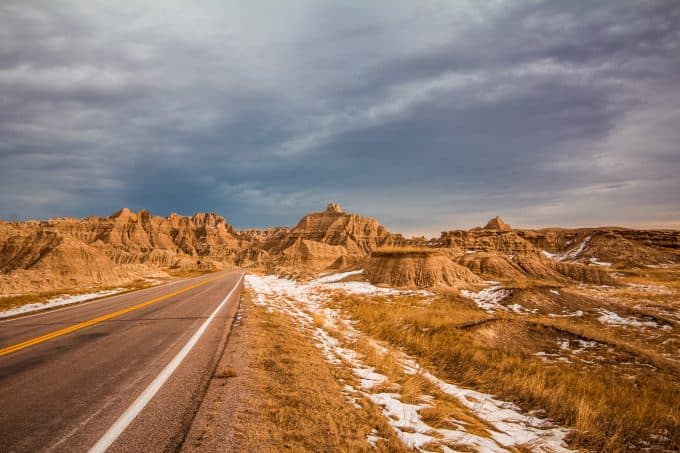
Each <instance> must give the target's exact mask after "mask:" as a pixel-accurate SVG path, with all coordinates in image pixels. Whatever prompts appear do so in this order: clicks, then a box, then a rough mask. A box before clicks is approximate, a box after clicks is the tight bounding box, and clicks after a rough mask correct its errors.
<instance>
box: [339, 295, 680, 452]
mask: <svg viewBox="0 0 680 453" xmlns="http://www.w3.org/2000/svg"><path fill="white" fill-rule="evenodd" d="M333 304H334V305H335V306H336V307H338V308H341V309H342V310H344V311H345V312H347V313H348V314H349V315H350V316H351V317H352V318H353V319H355V320H357V321H359V324H358V328H360V330H362V331H364V332H365V333H367V334H369V335H370V336H373V337H375V338H378V339H380V340H382V341H386V342H387V343H389V344H391V345H393V346H396V347H401V348H404V349H405V351H406V352H407V353H409V354H412V355H414V356H416V357H418V359H419V361H421V363H426V364H428V366H430V367H431V368H433V369H434V370H436V371H437V372H438V373H439V374H441V375H442V377H444V378H446V379H449V380H451V381H452V382H456V383H458V384H461V385H467V386H470V387H473V388H476V389H478V390H481V391H484V392H487V393H491V394H494V395H498V396H499V397H501V398H503V399H507V400H511V401H514V402H515V403H517V404H518V405H520V406H521V407H522V408H523V409H524V410H527V411H528V410H540V411H541V413H544V414H545V415H546V416H548V417H549V418H551V419H553V420H555V421H557V422H559V423H561V424H564V425H566V426H570V427H572V428H574V432H573V435H572V437H571V439H570V444H571V446H572V447H575V448H582V449H593V450H597V451H635V450H638V449H640V448H642V447H644V446H647V445H650V444H651V445H653V446H655V448H662V449H667V450H671V451H674V450H678V449H680V377H679V375H680V372H679V370H678V367H677V365H676V364H675V363H673V362H671V361H668V360H667V359H666V358H664V357H663V356H662V355H661V354H658V353H657V352H656V351H655V350H653V348H650V347H649V346H648V345H646V344H645V343H644V342H641V341H640V342H638V341H635V340H634V339H630V338H626V339H622V338H621V337H620V335H618V334H617V330H616V329H607V328H603V327H602V326H601V325H595V324H592V323H591V324H589V323H584V322H583V321H582V320H580V321H574V320H570V319H554V318H550V317H547V316H524V317H521V318H520V317H518V316H514V315H511V314H507V315H502V316H501V319H500V322H501V324H499V326H500V327H499V329H500V333H501V334H502V333H503V329H504V328H505V329H508V330H512V329H515V330H516V329H517V328H518V326H521V325H527V323H533V324H534V325H538V326H544V327H545V328H546V329H545V330H546V332H555V340H557V338H558V336H559V335H561V334H562V333H569V334H571V335H574V336H576V337H579V338H584V339H594V340H597V341H599V342H602V343H605V344H607V345H609V346H610V347H611V348H613V349H614V350H621V351H625V352H626V353H628V354H633V355H634V356H636V357H639V360H640V362H651V363H653V366H654V367H655V369H652V368H648V370H647V371H644V370H643V371H637V372H636V373H633V375H632V376H631V375H630V374H629V373H627V372H626V368H625V366H624V365H622V364H619V363H616V362H614V363H609V364H603V366H591V367H587V368H586V367H584V366H580V365H577V364H573V363H545V362H543V361H541V360H539V358H538V357H536V356H534V355H533V352H532V351H531V348H530V346H531V342H532V339H531V338H530V337H527V338H524V339H522V338H521V336H522V335H523V334H524V333H523V332H524V330H522V329H519V331H512V332H508V335H513V336H514V337H515V338H516V337H519V338H520V341H517V342H510V343H508V344H506V345H504V347H502V348H499V347H494V346H493V345H485V344H484V343H483V342H481V343H480V341H479V338H478V335H479V334H477V333H476V332H475V330H474V329H470V326H476V325H480V324H483V323H485V322H488V320H489V319H491V316H490V315H487V314H486V313H484V312H481V311H480V310H477V309H475V308H473V307H471V306H470V304H469V301H467V300H463V299H461V298H457V297H455V296H448V297H439V298H436V299H435V300H434V301H432V302H431V303H429V304H427V305H425V304H423V303H422V301H421V300H419V299H418V298H417V297H398V298H394V299H391V300H389V301H388V300H385V299H384V298H383V299H381V298H371V297H365V296H351V295H345V294H342V295H335V296H334V299H333ZM503 323H505V324H503ZM518 323H521V324H518ZM504 325H506V327H503V326H504ZM526 331H527V332H528V331H529V330H528V329H527V330H526ZM614 357H616V356H614ZM604 365H607V366H604ZM613 370H618V372H613ZM415 384H416V383H413V385H415ZM432 417H433V418H435V419H436V414H432Z"/></svg>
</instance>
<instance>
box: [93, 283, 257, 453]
mask: <svg viewBox="0 0 680 453" xmlns="http://www.w3.org/2000/svg"><path fill="white" fill-rule="evenodd" d="M244 275H245V273H243V274H241V276H240V277H239V279H238V280H237V281H236V284H235V285H234V287H233V288H232V289H231V291H229V294H227V296H226V297H225V298H224V299H222V302H220V304H219V305H218V306H217V308H215V310H214V311H213V312H212V313H211V314H210V316H208V319H206V320H205V321H204V322H203V324H201V327H199V328H198V330H197V331H196V332H195V333H194V334H193V336H192V337H191V338H190V339H189V341H187V343H186V344H185V345H184V347H183V348H182V349H181V350H180V351H179V352H178V353H177V355H176V356H175V357H174V358H173V359H172V360H171V361H170V363H168V364H167V365H166V366H165V368H163V370H162V371H161V372H160V373H159V374H158V376H156V378H155V379H154V380H153V381H152V382H151V384H149V386H148V387H147V388H146V389H144V391H143V392H142V393H141V394H140V395H139V396H138V397H137V399H136V400H135V401H134V402H133V403H132V404H131V405H130V407H128V408H127V409H126V410H125V412H123V414H122V415H121V416H120V417H118V420H116V422H115V423H114V424H113V425H112V426H111V427H110V428H109V429H108V431H106V433H104V435H103V436H102V437H101V438H100V439H99V440H98V441H97V443H95V444H94V445H93V446H92V448H90V450H89V453H104V452H105V451H106V450H107V449H108V448H109V447H110V446H111V444H113V443H114V442H115V441H116V439H118V437H119V436H120V435H121V434H122V433H123V431H125V429H126V428H127V427H128V426H129V425H130V423H131V422H132V420H134V419H135V417H137V415H139V413H140V412H142V410H143V409H144V408H145V407H146V405H147V404H148V403H149V401H151V399H152V398H153V397H154V396H155V395H156V393H158V391H159V390H160V388H161V387H162V386H163V384H165V381H167V380H168V378H169V377H170V376H171V375H172V373H174V372H175V370H176V369H177V367H178V366H179V365H180V364H181V363H182V361H183V360H184V358H185V357H186V356H187V355H188V354H189V352H190V351H191V350H192V349H193V347H194V346H195V345H196V343H198V340H199V339H200V338H201V336H203V333H204V332H205V331H206V329H207V328H208V325H209V324H210V322H211V321H212V320H213V318H215V316H216V315H217V313H218V312H219V311H220V310H221V309H222V307H223V306H224V304H226V303H227V301H228V300H229V298H230V297H231V295H232V294H233V293H234V291H235V290H236V288H238V286H239V284H240V283H241V280H243V276H244Z"/></svg>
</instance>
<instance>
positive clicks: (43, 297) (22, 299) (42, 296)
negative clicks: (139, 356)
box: [0, 279, 152, 311]
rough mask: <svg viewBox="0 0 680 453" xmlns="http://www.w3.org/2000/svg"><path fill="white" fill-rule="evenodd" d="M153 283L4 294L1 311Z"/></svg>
mask: <svg viewBox="0 0 680 453" xmlns="http://www.w3.org/2000/svg"><path fill="white" fill-rule="evenodd" d="M151 285H152V284H151V283H150V282H148V281H146V280H144V279H139V280H135V281H133V282H131V283H129V284H127V285H119V286H98V287H91V288H74V289H71V290H61V291H44V292H40V293H33V294H21V295H16V296H2V297H0V311H2V310H9V309H12V308H17V307H21V306H22V305H26V304H35V303H43V302H47V301H48V300H50V299H53V298H55V297H59V296H77V295H79V294H89V293H95V292H99V291H106V290H112V289H115V288H125V290H124V291H121V292H120V293H117V294H123V293H126V292H130V291H136V290H139V289H143V288H147V287H149V286H151Z"/></svg>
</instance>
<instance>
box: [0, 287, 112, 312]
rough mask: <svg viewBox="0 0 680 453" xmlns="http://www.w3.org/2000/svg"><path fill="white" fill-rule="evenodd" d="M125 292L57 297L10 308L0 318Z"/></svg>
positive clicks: (108, 291)
mask: <svg viewBox="0 0 680 453" xmlns="http://www.w3.org/2000/svg"><path fill="white" fill-rule="evenodd" d="M122 291H125V288H115V289H109V290H106V291H99V292H96V293H88V294H77V295H74V296H68V295H64V296H58V297H54V298H52V299H49V300H47V301H45V302H38V303H34V304H26V305H22V306H21V307H16V308H11V309H9V310H5V311H0V318H9V317H10V316H16V315H21V314H24V313H30V312H32V311H38V310H45V309H47V308H54V307H60V306H62V305H70V304H75V303H77V302H84V301H86V300H91V299H97V298H99V297H106V296H111V295H113V294H118V293H120V292H122Z"/></svg>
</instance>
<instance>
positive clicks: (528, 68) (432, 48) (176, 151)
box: [0, 0, 680, 236]
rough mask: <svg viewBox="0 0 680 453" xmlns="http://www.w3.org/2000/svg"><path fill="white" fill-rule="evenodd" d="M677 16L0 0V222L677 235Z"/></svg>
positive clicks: (673, 6)
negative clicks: (343, 214)
mask: <svg viewBox="0 0 680 453" xmlns="http://www.w3.org/2000/svg"><path fill="white" fill-rule="evenodd" d="M678 24H680V2H678V1H674V0H668V1H662V0H658V1H645V0H639V1H625V0H613V1H606V0H602V1H596V2H593V1H568V2H565V1H561V0H555V1H536V0H530V1H523V0H512V1H498V0H494V1H488V2H485V1H480V0H471V1H398V0H386V1H381V0H375V1H370V2H366V1H352V0H342V1H332V0H321V1H319V0H311V1H301V0H291V1H286V2H282V1H278V0H277V1H271V2H269V1H265V0H256V1H253V0H249V1H224V0H218V1H217V0H216V1H211V0H206V1H202V2H192V1H185V2H184V1H183V2H178V1H172V0H158V1H143V2H135V1H125V2H120V1H92V0H90V1H62V0H50V1H46V0H42V1H31V0H21V1H11V0H2V1H0V218H4V219H29V218H46V217H55V216H78V217H82V216H88V215H92V214H94V215H109V214H110V213H112V212H114V211H116V210H118V209H119V208H121V207H123V206H127V207H129V208H131V209H133V210H139V209H142V208H145V209H148V210H150V211H151V212H152V213H155V214H159V215H167V214H168V213H170V212H178V213H181V214H192V213H194V212H198V211H215V212H218V213H220V214H221V215H224V216H225V217H226V218H227V219H228V221H229V222H230V223H232V224H233V225H235V226H237V227H246V226H255V227H262V226H271V225H294V224H295V223H296V222H297V221H298V219H299V218H300V217H301V216H302V215H304V214H305V213H307V212H310V211H319V210H323V209H324V208H325V206H326V204H327V203H328V202H330V201H337V202H339V203H340V204H341V205H343V207H344V208H345V210H347V211H352V212H358V213H361V214H364V215H368V216H371V217H375V218H377V219H379V220H380V221H381V222H382V223H383V224H384V225H386V226H387V227H388V228H389V229H390V230H391V231H394V232H401V233H404V234H425V235H428V236H434V235H438V233H439V231H442V230H448V229H454V228H468V227H472V226H476V225H483V224H484V223H485V222H486V220H488V219H489V218H491V217H493V216H495V215H501V216H503V218H504V219H505V220H506V221H507V222H508V223H510V224H512V225H513V226H515V225H516V226H525V227H542V226H551V225H560V226H596V225H621V226H630V227H666V228H680V178H679V177H678V175H679V174H680V25H678Z"/></svg>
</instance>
